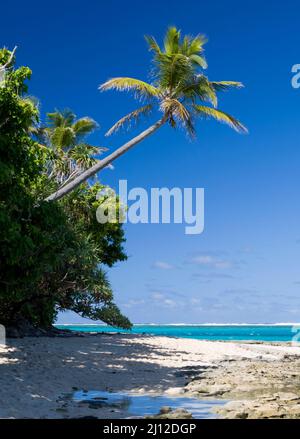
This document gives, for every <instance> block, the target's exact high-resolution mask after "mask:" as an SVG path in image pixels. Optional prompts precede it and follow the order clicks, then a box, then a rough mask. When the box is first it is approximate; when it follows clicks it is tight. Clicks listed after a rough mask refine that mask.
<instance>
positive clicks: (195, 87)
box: [100, 27, 247, 136]
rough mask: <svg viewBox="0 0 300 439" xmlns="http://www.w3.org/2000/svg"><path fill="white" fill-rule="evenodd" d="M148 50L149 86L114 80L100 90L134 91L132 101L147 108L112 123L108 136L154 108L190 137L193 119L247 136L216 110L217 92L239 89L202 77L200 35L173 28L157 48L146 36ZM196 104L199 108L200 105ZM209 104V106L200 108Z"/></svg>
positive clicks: (203, 64) (202, 40) (238, 124)
mask: <svg viewBox="0 0 300 439" xmlns="http://www.w3.org/2000/svg"><path fill="white" fill-rule="evenodd" d="M146 41H147V43H148V46H149V50H150V51H152V52H153V53H154V58H153V67H152V69H151V79H152V82H151V83H147V82H145V81H141V80H139V79H135V78H127V77H124V78H120V77H119V78H113V79H110V80H108V81H107V82H105V83H104V84H102V85H101V86H100V90H101V91H105V90H112V89H114V90H118V91H134V93H135V98H137V99H138V100H143V101H145V100H146V101H147V102H148V104H147V106H143V107H141V108H138V109H137V110H134V111H132V112H131V113H129V114H128V115H126V116H124V117H123V118H121V119H120V120H119V121H118V122H117V123H115V124H114V125H113V126H112V127H111V128H110V130H109V131H108V132H107V135H110V134H112V133H113V132H116V131H118V130H119V129H120V128H121V127H123V126H125V125H128V124H130V122H132V121H135V122H136V121H137V120H138V119H139V118H140V117H141V116H142V115H145V114H146V113H149V112H150V111H151V110H152V109H154V108H156V109H158V110H159V111H160V112H161V113H162V114H163V119H164V121H167V122H169V124H170V125H171V127H172V128H175V127H177V126H178V125H179V126H180V125H181V126H183V127H184V128H185V130H186V132H187V133H188V134H189V135H190V136H194V135H195V119H196V118H197V117H202V118H207V117H210V118H214V119H215V120H217V121H219V122H223V123H226V124H227V125H229V126H230V127H231V128H233V129H235V130H236V131H238V132H247V129H246V128H245V126H244V125H243V124H242V123H241V122H239V121H238V120H237V119H235V118H234V117H233V116H230V115H228V114H227V113H224V112H223V111H220V110H218V109H216V108H215V107H216V106H217V92H219V91H225V90H227V89H229V88H232V87H237V88H239V87H242V84H241V83H240V82H235V81H209V80H208V78H207V77H206V76H205V75H204V74H203V70H204V69H206V68H207V63H206V60H205V57H204V44H205V43H206V38H205V37H204V36H203V35H197V36H196V37H190V36H187V35H186V36H184V37H182V36H181V32H180V31H179V30H178V29H176V28H175V27H170V28H169V29H168V30H167V32H166V35H165V38H164V42H163V46H162V47H160V46H159V44H158V43H157V41H156V40H155V38H154V37H152V36H146ZM199 103H200V104H201V105H199ZM204 103H208V104H209V105H211V106H212V107H213V108H212V107H211V106H207V105H203V104H204Z"/></svg>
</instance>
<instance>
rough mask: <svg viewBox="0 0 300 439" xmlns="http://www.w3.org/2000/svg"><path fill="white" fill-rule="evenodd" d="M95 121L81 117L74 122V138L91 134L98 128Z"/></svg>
mask: <svg viewBox="0 0 300 439" xmlns="http://www.w3.org/2000/svg"><path fill="white" fill-rule="evenodd" d="M98 126H99V125H98V124H97V122H96V121H95V120H94V119H92V118H90V117H82V118H81V119H78V120H76V121H75V122H74V124H73V126H72V128H73V130H74V132H75V134H76V138H79V137H82V136H86V135H88V134H91V133H92V132H93V131H94V130H95V129H96V128H98Z"/></svg>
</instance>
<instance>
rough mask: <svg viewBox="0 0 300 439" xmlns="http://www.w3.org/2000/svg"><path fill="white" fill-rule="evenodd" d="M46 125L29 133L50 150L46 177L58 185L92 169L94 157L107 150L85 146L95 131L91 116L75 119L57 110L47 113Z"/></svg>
mask: <svg viewBox="0 0 300 439" xmlns="http://www.w3.org/2000/svg"><path fill="white" fill-rule="evenodd" d="M47 122H48V123H47V125H46V126H42V127H33V128H32V134H33V135H34V136H35V137H36V138H37V139H38V141H39V142H40V145H41V146H46V147H47V148H49V150H50V154H49V158H50V160H49V163H48V174H49V177H50V178H54V179H55V180H56V181H57V182H58V183H60V184H62V183H64V184H65V183H66V182H67V181H70V180H72V179H73V178H75V177H76V176H77V175H78V174H80V173H81V172H82V171H84V170H85V169H88V168H89V167H91V166H92V165H93V164H95V163H96V158H95V156H96V155H97V154H100V153H101V152H102V151H105V150H106V149H107V148H100V147H96V146H93V145H90V144H89V143H87V141H86V137H87V136H89V135H90V134H91V133H92V132H93V131H94V130H95V129H97V128H98V124H97V122H95V121H94V120H93V119H91V118H90V117H82V118H80V119H77V118H76V115H75V114H74V113H73V111H72V110H69V109H65V110H62V111H59V110H56V111H55V112H53V113H48V114H47Z"/></svg>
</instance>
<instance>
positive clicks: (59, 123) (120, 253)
mask: <svg viewBox="0 0 300 439" xmlns="http://www.w3.org/2000/svg"><path fill="white" fill-rule="evenodd" d="M10 57H11V53H10V52H9V51H8V50H6V49H3V50H1V51H0V65H5V64H6V63H7V62H8V61H9V60H10ZM13 63H14V59H13V58H12V59H11V60H10V63H9V65H7V66H6V68H5V78H3V79H4V80H3V81H2V83H1V86H0V194H1V195H0V230H1V232H0V261H1V262H0V322H1V323H2V324H5V325H6V326H11V325H16V326H18V325H20V322H21V323H22V322H23V321H26V322H30V323H31V324H32V325H35V326H38V327H43V328H47V327H50V326H51V324H52V323H53V321H54V319H55V316H56V314H57V312H58V311H59V310H67V309H68V310H73V311H75V312H77V313H79V314H80V315H82V316H84V317H89V318H92V319H100V320H102V321H104V322H107V323H110V324H113V325H116V326H121V327H127V328H128V327H130V322H129V321H128V319H127V318H126V317H124V316H123V315H122V314H121V313H120V311H119V309H118V308H117V306H116V305H115V303H114V301H113V294H112V290H111V287H110V285H109V281H108V279H107V276H106V274H105V271H104V269H103V266H108V267H111V266H112V265H113V264H114V263H115V262H116V261H122V260H125V259H126V255H125V253H124V250H123V243H124V233H123V230H122V227H121V225H120V224H118V223H114V224H112V223H107V224H99V223H98V222H97V220H96V209H97V207H98V205H99V204H100V203H101V201H102V200H101V198H100V199H97V198H96V195H97V193H98V191H99V189H101V187H102V186H101V185H100V184H99V183H95V184H94V185H93V186H89V184H88V183H84V184H82V185H80V186H79V187H78V188H77V189H76V191H74V192H72V194H70V195H69V196H68V197H65V198H64V200H62V201H61V202H59V203H48V202H45V201H42V200H43V199H44V198H45V197H46V196H47V195H48V194H49V193H50V192H51V191H53V190H55V189H56V188H57V187H58V185H60V184H62V182H63V181H65V179H68V178H70V175H71V174H72V173H73V174H76V173H77V172H80V171H81V170H82V169H84V168H86V167H88V166H90V165H91V164H92V163H93V162H94V161H95V158H94V157H93V155H94V154H95V153H99V150H98V149H95V148H94V147H92V146H91V145H89V144H87V143H86V142H85V136H86V135H87V134H88V133H89V132H90V131H91V130H92V129H94V128H95V127H96V124H95V122H94V121H92V120H91V119H88V118H83V119H79V120H76V119H75V116H74V115H73V114H72V113H70V112H68V113H66V112H65V113H59V112H56V113H54V114H50V115H48V119H49V121H50V123H49V124H48V126H46V127H44V126H40V124H39V113H38V109H37V107H36V105H35V103H34V101H33V100H32V99H30V98H28V97H26V93H27V86H26V84H25V82H26V80H28V79H29V78H30V75H31V72H30V70H29V68H27V67H20V68H18V69H15V68H14V67H13ZM37 138H38V139H39V141H37V140H36V139H37ZM91 155H92V156H91Z"/></svg>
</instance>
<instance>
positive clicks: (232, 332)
mask: <svg viewBox="0 0 300 439" xmlns="http://www.w3.org/2000/svg"><path fill="white" fill-rule="evenodd" d="M56 327H57V328H59V329H69V330H72V331H76V332H85V333H88V332H93V333H119V334H120V333H123V334H142V335H151V336H160V337H161V336H163V337H176V338H189V339H196V340H210V341H229V340H230V341H256V342H292V341H295V340H296V338H297V340H298V332H299V330H300V324H299V323H286V322H285V323H256V324H253V323H252V324H246V323H237V324H233V323H225V324H220V323H213V324H212V323H209V324H204V323H199V324H191V323H189V324H183V323H176V324H154V323H151V324H150V323H148V324H141V323H136V324H134V325H133V326H132V329H122V328H116V327H112V326H108V325H105V324H95V323H87V324H69V325H68V324H61V325H59V324H57V325H56Z"/></svg>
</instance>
